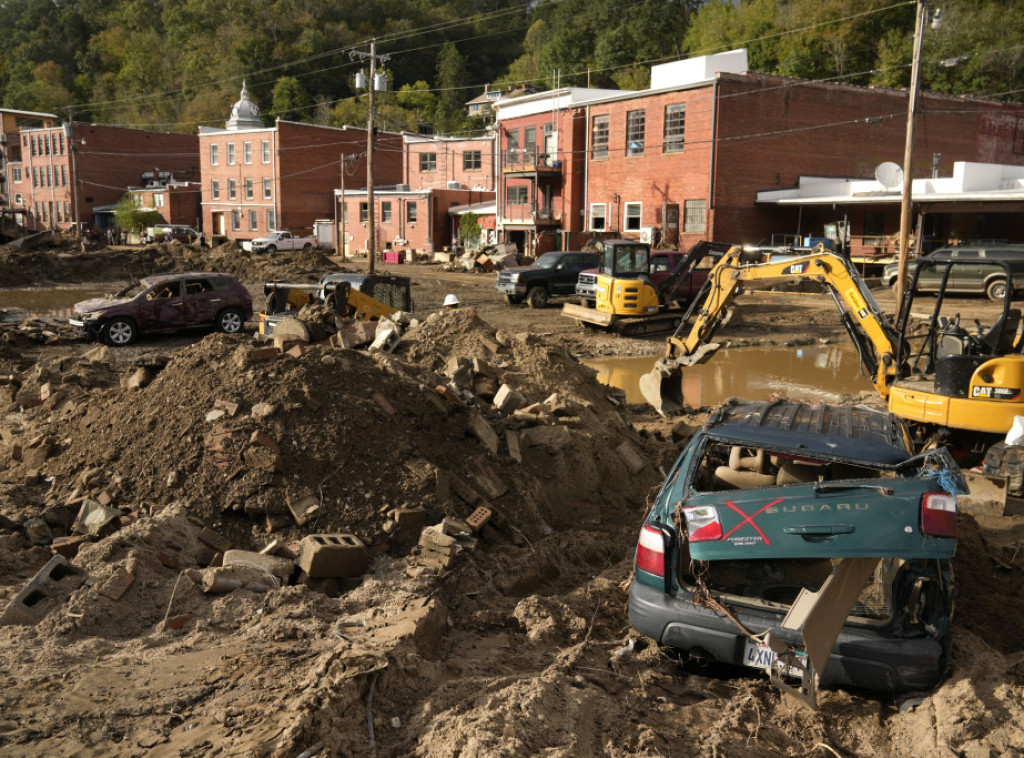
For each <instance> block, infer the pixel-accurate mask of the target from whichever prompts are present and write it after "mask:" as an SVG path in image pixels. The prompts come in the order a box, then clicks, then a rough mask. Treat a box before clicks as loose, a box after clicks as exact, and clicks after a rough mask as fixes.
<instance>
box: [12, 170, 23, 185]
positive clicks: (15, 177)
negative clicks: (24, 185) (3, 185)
mask: <svg viewBox="0 0 1024 758" xmlns="http://www.w3.org/2000/svg"><path fill="white" fill-rule="evenodd" d="M11 181H12V182H21V169H20V168H12V169H11Z"/></svg>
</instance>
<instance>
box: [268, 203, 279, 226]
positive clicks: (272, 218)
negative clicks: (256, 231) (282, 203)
mask: <svg viewBox="0 0 1024 758" xmlns="http://www.w3.org/2000/svg"><path fill="white" fill-rule="evenodd" d="M267 229H277V211H275V210H274V209H273V208H271V209H269V210H268V211H267Z"/></svg>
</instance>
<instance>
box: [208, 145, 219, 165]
mask: <svg viewBox="0 0 1024 758" xmlns="http://www.w3.org/2000/svg"><path fill="white" fill-rule="evenodd" d="M219 153H220V148H218V147H217V145H210V165H211V166H216V165H217V164H218V161H219V160H220V155H219Z"/></svg>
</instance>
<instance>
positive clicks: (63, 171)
mask: <svg viewBox="0 0 1024 758" xmlns="http://www.w3.org/2000/svg"><path fill="white" fill-rule="evenodd" d="M60 184H61V186H62V187H67V186H68V167H67V166H61V167H60Z"/></svg>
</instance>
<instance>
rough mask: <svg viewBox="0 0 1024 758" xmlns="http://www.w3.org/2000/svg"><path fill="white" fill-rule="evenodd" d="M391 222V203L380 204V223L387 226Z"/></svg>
mask: <svg viewBox="0 0 1024 758" xmlns="http://www.w3.org/2000/svg"><path fill="white" fill-rule="evenodd" d="M389 221H391V203H390V202H383V203H381V204H380V222H381V223H382V224H386V223H388V222H389Z"/></svg>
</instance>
